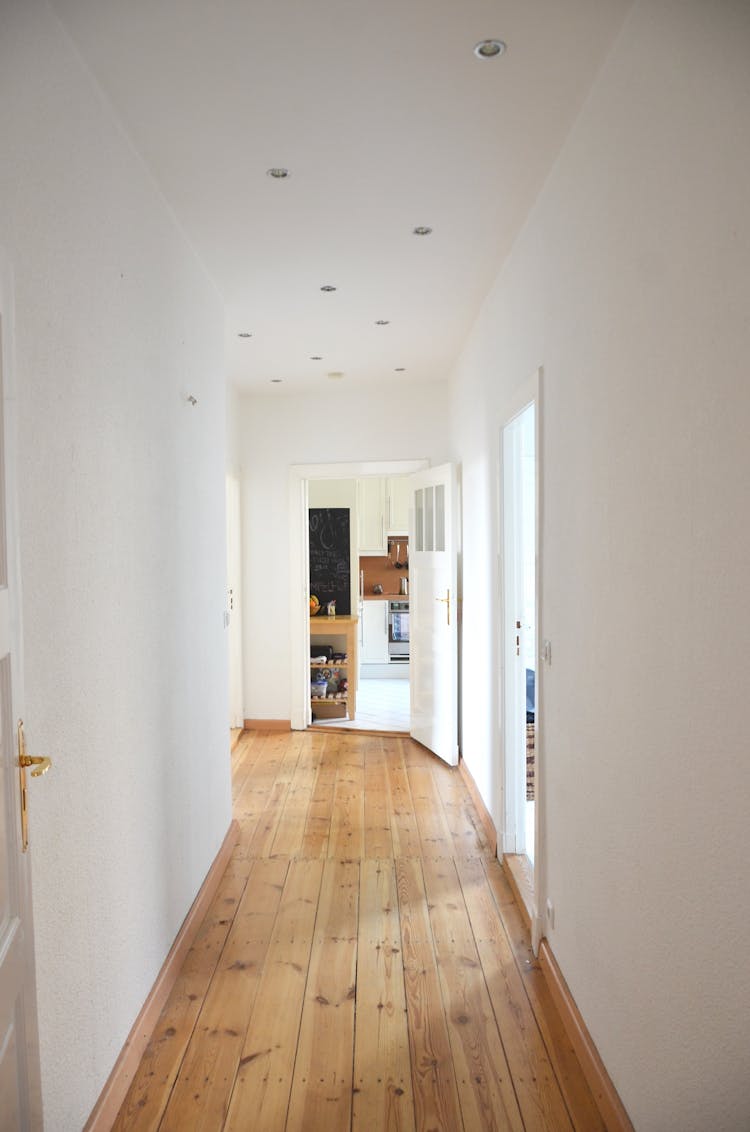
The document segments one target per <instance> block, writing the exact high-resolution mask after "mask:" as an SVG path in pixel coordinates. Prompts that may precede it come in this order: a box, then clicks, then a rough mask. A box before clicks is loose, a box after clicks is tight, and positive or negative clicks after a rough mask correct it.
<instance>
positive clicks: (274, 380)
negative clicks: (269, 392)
mask: <svg viewBox="0 0 750 1132" xmlns="http://www.w3.org/2000/svg"><path fill="white" fill-rule="evenodd" d="M282 380H283V379H282V378H280V377H272V378H271V385H281V382H282Z"/></svg>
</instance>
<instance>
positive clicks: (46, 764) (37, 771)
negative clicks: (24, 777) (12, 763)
mask: <svg viewBox="0 0 750 1132" xmlns="http://www.w3.org/2000/svg"><path fill="white" fill-rule="evenodd" d="M18 765H19V766H21V767H29V766H33V767H34V770H32V772H31V777H32V778H41V777H42V775H43V774H46V773H47V771H48V770H49V768H50V767H51V766H52V759H48V758H46V757H45V758H40V756H39V755H24V756H23V758H22V759H19V760H18Z"/></svg>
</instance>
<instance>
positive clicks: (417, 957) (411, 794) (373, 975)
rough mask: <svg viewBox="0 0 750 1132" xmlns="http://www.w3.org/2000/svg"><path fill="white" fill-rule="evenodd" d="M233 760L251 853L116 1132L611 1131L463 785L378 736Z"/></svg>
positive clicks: (238, 868)
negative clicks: (601, 1115)
mask: <svg viewBox="0 0 750 1132" xmlns="http://www.w3.org/2000/svg"><path fill="white" fill-rule="evenodd" d="M232 758H233V790H234V809H235V816H236V817H237V819H238V821H239V823H240V827H241V836H240V841H239V843H238V845H237V847H236V848H235V851H234V854H233V857H232V860H231V863H230V865H229V867H228V869H227V871H226V873H225V875H224V877H223V879H222V881H221V884H220V887H219V889H218V892H217V895H216V899H215V900H214V903H213V905H212V907H211V909H210V911H209V913H208V914H207V916H206V918H205V920H204V922H203V925H202V927H201V929H200V932H199V934H198V936H197V938H196V941H195V944H194V946H193V948H192V949H191V951H190V953H189V955H188V957H187V960H186V962H185V964H184V967H183V969H182V971H181V974H180V976H179V978H178V980H177V983H176V985H175V987H174V989H173V992H172V994H171V996H170V999H169V1001H168V1003H167V1006H166V1007H165V1009H164V1011H163V1013H162V1016H161V1018H160V1019H159V1022H158V1024H157V1027H156V1029H155V1031H154V1034H153V1037H152V1040H151V1042H150V1044H149V1047H148V1049H147V1051H146V1054H145V1056H144V1058H143V1060H142V1062H141V1065H140V1068H139V1070H138V1073H137V1074H136V1077H135V1078H134V1080H133V1082H132V1084H131V1087H130V1090H129V1093H128V1095H127V1098H126V1100H125V1103H124V1105H123V1107H122V1110H121V1112H120V1114H119V1117H118V1119H117V1121H116V1123H115V1126H114V1127H115V1129H116V1130H118V1132H123V1130H125V1129H134V1130H137V1132H145V1130H147V1129H148V1130H155V1129H161V1130H163V1132H167V1130H173V1132H176V1130H180V1132H186V1130H191V1132H192V1130H195V1129H198V1128H201V1129H205V1130H206V1132H213V1130H216V1132H218V1130H221V1129H236V1130H239V1129H243V1130H247V1129H251V1128H252V1129H255V1130H257V1132H282V1130H285V1129H286V1130H288V1132H292V1130H294V1132H339V1130H340V1132H348V1130H350V1129H357V1130H361V1132H379V1130H382V1129H403V1130H407V1129H413V1130H423V1129H443V1130H445V1132H459V1130H461V1129H463V1130H465V1132H475V1130H477V1132H478V1130H480V1129H506V1128H507V1129H519V1130H520V1129H548V1130H549V1132H561V1130H563V1129H572V1128H575V1129H577V1130H579V1132H589V1130H594V1129H599V1130H601V1129H603V1124H602V1122H601V1119H600V1118H599V1115H598V1112H597V1110H596V1108H595V1106H594V1103H593V1100H592V1097H591V1093H590V1091H589V1089H588V1087H587V1085H586V1084H585V1081H584V1079H583V1077H582V1074H581V1071H580V1068H579V1066H578V1063H577V1062H576V1060H575V1058H574V1055H573V1053H572V1051H571V1049H570V1046H569V1043H568V1041H567V1039H566V1037H565V1034H564V1032H563V1030H562V1026H561V1023H560V1020H559V1017H558V1016H557V1014H556V1012H555V1009H554V1007H553V1006H552V1004H551V1002H550V999H549V995H548V992H547V988H546V984H545V982H544V978H543V976H542V974H541V971H540V970H539V968H538V966H537V965H536V963H535V962H534V960H533V957H532V956H531V952H530V950H529V946H528V937H527V933H526V930H525V928H524V925H523V922H522V920H521V918H520V915H519V912H518V909H517V907H516V905H515V903H514V901H513V898H512V896H511V894H510V890H509V888H508V885H507V882H506V880H505V877H504V874H503V871H502V868H501V867H500V865H499V864H498V862H497V860H495V859H494V858H493V857H492V856H491V854H490V851H489V849H488V846H487V843H486V839H485V837H484V834H483V832H482V829H481V826H480V823H479V820H478V816H477V813H476V811H475V809H474V806H473V804H472V802H471V799H470V796H469V795H468V793H467V791H466V788H465V786H464V783H463V780H462V779H461V777H460V775H459V773H458V772H457V771H454V770H452V769H450V768H448V767H446V766H443V765H442V764H441V763H438V762H437V761H436V760H435V759H434V758H433V757H432V756H431V755H429V754H428V753H427V752H426V751H425V750H424V749H423V748H422V747H420V746H419V745H418V744H416V743H414V742H413V741H411V740H409V739H397V738H385V737H383V738H381V737H378V736H371V735H368V736H357V735H348V734H340V733H336V734H325V733H319V732H318V733H315V732H294V733H267V732H254V733H249V734H246V735H243V737H242V738H241V739H240V741H239V743H238V745H237V747H236V749H235V751H234V754H233V756H232Z"/></svg>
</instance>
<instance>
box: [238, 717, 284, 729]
mask: <svg viewBox="0 0 750 1132" xmlns="http://www.w3.org/2000/svg"><path fill="white" fill-rule="evenodd" d="M291 730H292V721H291V719H246V720H245V731H291Z"/></svg>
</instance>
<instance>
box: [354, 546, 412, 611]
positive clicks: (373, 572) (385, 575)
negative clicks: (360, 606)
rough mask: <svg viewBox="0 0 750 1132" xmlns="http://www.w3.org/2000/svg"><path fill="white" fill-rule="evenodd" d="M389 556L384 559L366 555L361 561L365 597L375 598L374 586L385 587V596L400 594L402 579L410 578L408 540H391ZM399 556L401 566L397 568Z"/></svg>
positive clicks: (360, 567)
mask: <svg viewBox="0 0 750 1132" xmlns="http://www.w3.org/2000/svg"><path fill="white" fill-rule="evenodd" d="M388 548H389V552H390V553H389V554H388V555H384V556H383V557H382V558H376V557H375V556H374V555H370V554H365V555H362V556H361V557H360V559H359V569H360V577H363V579H364V582H363V587H362V592H363V594H364V596H365V597H372V596H373V592H374V591H373V586H378V585H380V586H382V587H383V596H384V597H386V596H388V595H391V596H393V595H395V594H400V592H401V579H402V578H408V577H409V566H408V562H409V540H408V538H406V537H404V538H400V539H395V538H394V539H389V540H388ZM397 556H398V562H399V566H398V567H397V566H396V558H397Z"/></svg>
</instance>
